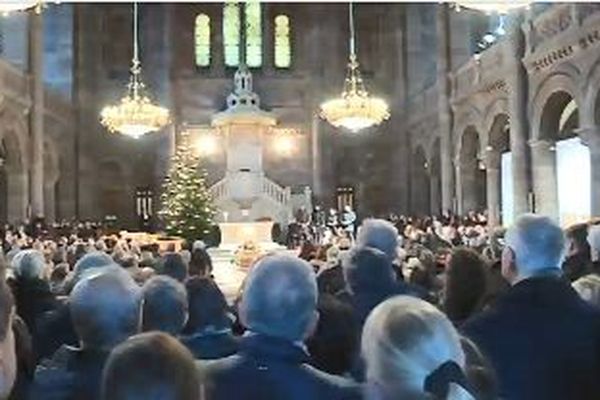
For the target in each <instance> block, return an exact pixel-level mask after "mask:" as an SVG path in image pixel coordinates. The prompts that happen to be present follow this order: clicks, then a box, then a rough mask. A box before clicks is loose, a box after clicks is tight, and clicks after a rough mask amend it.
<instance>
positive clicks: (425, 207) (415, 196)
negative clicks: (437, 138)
mask: <svg viewBox="0 0 600 400" xmlns="http://www.w3.org/2000/svg"><path fill="white" fill-rule="evenodd" d="M411 159H412V160H411V173H412V179H411V183H412V185H411V186H412V190H411V197H412V205H411V210H412V212H413V214H416V215H428V214H429V213H430V209H429V205H430V183H429V174H428V161H427V155H426V153H425V149H424V148H423V147H422V146H417V148H416V149H415V151H414V152H413V153H412V157H411Z"/></svg>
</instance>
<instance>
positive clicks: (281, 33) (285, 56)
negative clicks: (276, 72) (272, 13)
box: [275, 15, 292, 68]
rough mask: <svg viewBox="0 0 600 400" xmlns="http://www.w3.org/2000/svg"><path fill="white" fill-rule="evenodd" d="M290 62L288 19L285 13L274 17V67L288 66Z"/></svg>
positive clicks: (290, 49)
mask: <svg viewBox="0 0 600 400" xmlns="http://www.w3.org/2000/svg"><path fill="white" fill-rule="evenodd" d="M291 64H292V48H291V42H290V19H289V17H288V16H287V15H278V16H276V17H275V67H277V68H289V67H290V65H291Z"/></svg>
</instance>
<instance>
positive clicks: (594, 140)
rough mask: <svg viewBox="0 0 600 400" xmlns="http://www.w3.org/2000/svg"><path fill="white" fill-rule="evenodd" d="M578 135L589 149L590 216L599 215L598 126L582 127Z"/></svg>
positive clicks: (599, 165)
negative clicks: (590, 180)
mask: <svg viewBox="0 0 600 400" xmlns="http://www.w3.org/2000/svg"><path fill="white" fill-rule="evenodd" d="M579 137H581V139H582V140H583V142H584V143H585V144H587V146H588V147H589V149H590V169H591V175H592V176H591V179H592V182H591V183H592V187H591V196H592V199H591V214H592V215H591V216H592V217H599V216H600V126H591V127H587V128H582V129H580V131H579Z"/></svg>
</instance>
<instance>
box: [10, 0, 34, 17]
mask: <svg viewBox="0 0 600 400" xmlns="http://www.w3.org/2000/svg"><path fill="white" fill-rule="evenodd" d="M32 8H35V12H37V13H39V12H40V11H41V10H42V1H41V0H2V1H0V13H2V14H8V13H10V12H13V11H27V10H30V9H32Z"/></svg>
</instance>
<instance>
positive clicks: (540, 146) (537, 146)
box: [513, 140, 558, 220]
mask: <svg viewBox="0 0 600 400" xmlns="http://www.w3.org/2000/svg"><path fill="white" fill-rule="evenodd" d="M529 145H530V147H531V162H532V165H534V166H535V167H534V168H533V194H534V199H533V201H534V208H535V209H534V211H535V212H536V213H538V214H542V215H546V216H549V217H551V218H554V219H555V220H558V191H557V187H558V182H557V179H556V151H555V147H554V142H553V141H551V140H534V141H531V142H530V143H529ZM513 168H514V166H513Z"/></svg>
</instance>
